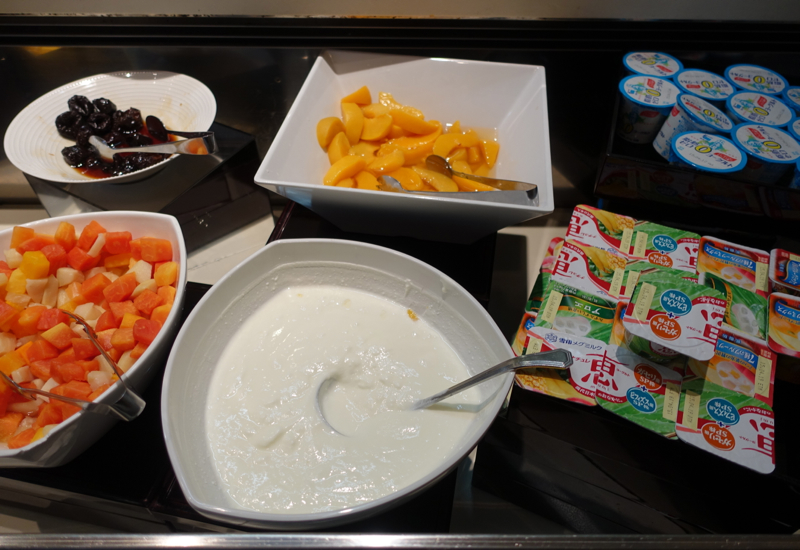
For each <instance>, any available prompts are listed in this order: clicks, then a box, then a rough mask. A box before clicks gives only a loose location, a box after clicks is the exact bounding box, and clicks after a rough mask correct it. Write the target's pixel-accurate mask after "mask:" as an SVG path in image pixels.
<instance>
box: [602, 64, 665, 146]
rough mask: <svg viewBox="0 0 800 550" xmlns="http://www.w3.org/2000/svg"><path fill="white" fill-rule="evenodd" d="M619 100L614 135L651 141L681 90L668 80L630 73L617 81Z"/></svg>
mask: <svg viewBox="0 0 800 550" xmlns="http://www.w3.org/2000/svg"><path fill="white" fill-rule="evenodd" d="M619 91H620V93H621V94H622V98H623V99H622V102H621V104H620V109H619V120H618V121H617V135H619V137H621V138H622V139H624V140H626V141H630V142H632V143H652V141H653V138H655V137H656V134H658V131H659V130H660V129H661V126H662V125H663V124H664V120H665V119H666V118H667V115H669V113H670V111H671V110H672V108H673V107H674V106H675V104H676V102H677V100H678V95H680V91H679V90H678V88H677V87H676V86H675V85H674V84H673V83H672V82H670V81H669V80H667V79H665V78H659V77H656V76H645V75H633V76H629V77H626V78H623V79H622V81H621V82H620V83H619Z"/></svg>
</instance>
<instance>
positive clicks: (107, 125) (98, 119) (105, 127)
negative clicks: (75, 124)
mask: <svg viewBox="0 0 800 550" xmlns="http://www.w3.org/2000/svg"><path fill="white" fill-rule="evenodd" d="M86 124H88V125H89V126H90V127H91V128H92V129H93V130H94V135H96V136H102V135H105V134H107V133H109V132H110V131H111V130H112V129H113V128H114V121H113V120H111V117H110V116H109V115H106V114H103V113H92V114H91V115H89V118H88V119H87V120H86Z"/></svg>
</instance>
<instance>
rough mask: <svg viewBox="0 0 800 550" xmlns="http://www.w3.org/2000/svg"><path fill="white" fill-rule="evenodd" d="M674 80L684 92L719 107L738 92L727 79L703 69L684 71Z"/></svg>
mask: <svg viewBox="0 0 800 550" xmlns="http://www.w3.org/2000/svg"><path fill="white" fill-rule="evenodd" d="M674 80H675V85H676V86H678V88H680V89H681V91H682V92H684V93H687V94H692V95H696V96H697V97H702V98H703V99H705V100H706V101H711V102H716V103H717V104H718V105H722V103H724V102H725V100H726V99H728V98H729V97H730V96H731V95H733V94H734V93H735V92H736V88H734V86H733V84H731V83H730V82H728V80H727V79H726V78H725V77H723V76H720V75H718V74H716V73H712V72H711V71H704V70H702V69H684V70H682V71H680V72H678V74H676V75H675V79H674Z"/></svg>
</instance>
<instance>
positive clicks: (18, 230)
mask: <svg viewBox="0 0 800 550" xmlns="http://www.w3.org/2000/svg"><path fill="white" fill-rule="evenodd" d="M34 235H36V231H34V230H33V229H31V228H30V227H21V226H19V225H18V226H15V227H14V229H12V230H11V248H17V247H18V246H19V245H21V244H22V243H24V242H25V241H27V240H28V239H32V238H33V237H34Z"/></svg>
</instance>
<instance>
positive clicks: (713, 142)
mask: <svg viewBox="0 0 800 550" xmlns="http://www.w3.org/2000/svg"><path fill="white" fill-rule="evenodd" d="M672 151H673V152H674V153H675V154H676V155H677V156H678V158H680V159H681V160H682V161H684V162H686V163H688V164H690V165H692V166H694V167H695V168H697V169H698V170H703V171H705V172H714V173H717V174H724V173H728V172H737V171H739V170H741V169H742V168H744V165H745V164H746V163H747V159H746V157H745V155H744V153H742V151H741V150H740V149H739V148H738V147H736V145H735V144H734V143H733V142H732V141H731V140H729V139H727V138H724V137H722V136H717V135H714V134H707V133H705V132H684V133H682V134H678V135H677V136H675V137H674V138H673V139H672Z"/></svg>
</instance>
